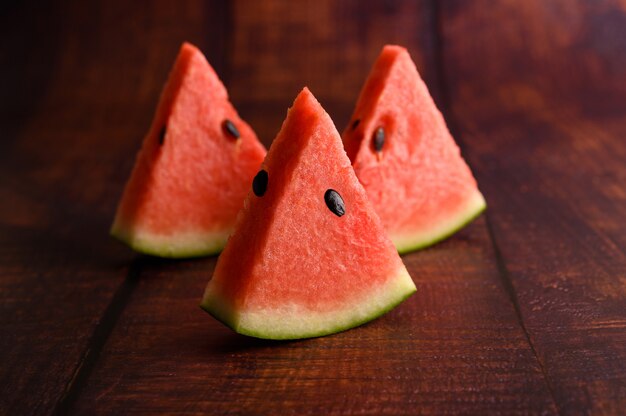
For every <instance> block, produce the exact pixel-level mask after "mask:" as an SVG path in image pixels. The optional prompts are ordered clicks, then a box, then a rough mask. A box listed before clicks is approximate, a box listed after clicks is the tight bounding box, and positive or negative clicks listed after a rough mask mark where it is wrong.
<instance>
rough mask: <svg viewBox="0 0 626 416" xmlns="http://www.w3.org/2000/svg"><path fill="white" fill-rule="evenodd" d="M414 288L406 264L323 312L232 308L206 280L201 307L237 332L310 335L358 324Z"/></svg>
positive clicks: (288, 306) (294, 336) (269, 336)
mask: <svg viewBox="0 0 626 416" xmlns="http://www.w3.org/2000/svg"><path fill="white" fill-rule="evenodd" d="M415 291H416V288H415V284H414V283H413V280H412V279H411V276H409V273H408V272H407V270H406V268H405V267H404V266H402V268H401V269H400V270H399V271H398V273H397V275H396V276H395V277H394V278H392V279H389V280H388V281H387V282H386V283H385V284H384V285H383V286H382V287H381V286H379V287H375V288H371V292H370V293H367V294H365V295H362V296H355V297H353V298H352V299H349V300H347V302H346V303H348V302H349V303H348V304H345V305H343V307H341V308H338V309H333V310H330V311H326V312H320V311H313V310H308V309H307V308H305V307H303V306H301V305H297V304H293V303H290V302H285V303H284V304H282V305H279V306H277V307H275V308H271V309H261V310H259V309H250V310H240V311H235V310H234V309H233V308H232V306H231V305H230V304H227V303H226V302H225V300H224V297H222V296H220V295H219V294H217V293H214V288H213V287H212V285H211V284H210V283H209V286H208V287H207V290H206V292H205V295H204V298H203V300H202V304H201V305H200V306H201V307H202V308H203V309H204V310H206V311H207V312H209V313H210V314H211V315H213V316H214V317H215V318H217V319H218V320H220V321H222V322H223V323H224V324H226V325H228V326H229V327H231V328H232V329H233V330H235V331H236V332H238V333H240V334H244V335H249V336H253V337H257V338H266V339H299V338H312V337H318V336H323V335H328V334H333V333H336V332H340V331H345V330H347V329H350V328H354V327H356V326H359V325H362V324H364V323H366V322H369V321H371V320H373V319H375V318H377V317H379V316H381V315H383V314H384V313H386V312H388V311H390V310H391V309H393V308H394V307H396V306H397V305H398V304H400V303H401V302H402V301H404V300H405V299H406V298H408V297H409V296H410V295H411V294H413V293H414V292H415Z"/></svg>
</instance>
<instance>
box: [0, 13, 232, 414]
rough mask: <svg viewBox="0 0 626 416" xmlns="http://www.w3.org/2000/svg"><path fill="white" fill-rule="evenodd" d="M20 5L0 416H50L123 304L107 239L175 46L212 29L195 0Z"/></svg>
mask: <svg viewBox="0 0 626 416" xmlns="http://www.w3.org/2000/svg"><path fill="white" fill-rule="evenodd" d="M12 3H13V4H10V5H3V9H2V16H1V19H2V27H3V29H4V30H3V34H5V35H3V36H2V40H1V42H2V43H1V44H0V46H1V50H2V53H1V54H0V59H1V61H0V62H1V65H0V68H2V69H1V70H0V71H1V72H2V75H3V76H2V77H0V79H2V88H0V95H1V97H2V99H1V100H0V103H1V104H0V105H1V108H2V111H1V112H0V117H1V118H2V125H3V126H7V127H6V129H5V130H4V132H5V133H3V136H2V142H1V144H0V146H1V149H2V150H1V151H0V161H1V163H0V201H2V202H1V203H0V413H2V414H48V413H50V412H52V411H53V409H55V407H56V406H62V400H64V398H65V397H67V395H68V394H72V391H73V389H75V387H76V386H75V384H74V383H75V381H77V380H78V379H80V377H81V372H82V371H84V370H85V367H84V366H85V365H87V364H89V363H88V362H87V361H89V360H93V359H95V358H97V357H94V356H93V351H94V349H95V350H97V349H98V348H99V347H101V345H100V346H99V345H98V344H99V343H102V342H103V341H104V340H103V339H102V338H103V337H106V335H107V328H110V327H112V325H113V324H114V322H111V319H112V318H114V317H115V314H116V313H117V312H116V311H119V309H120V308H122V307H123V300H124V297H125V296H127V294H126V292H127V291H128V287H127V285H126V283H124V277H125V276H126V275H127V274H128V273H129V268H131V267H134V266H131V264H132V259H133V258H134V255H133V254H132V253H131V252H130V251H129V250H128V249H125V248H124V247H122V246H121V245H119V244H118V243H116V242H115V241H113V240H112V239H111V238H110V237H109V236H108V228H109V226H110V222H111V220H112V216H113V213H114V209H115V204H116V201H117V198H118V197H119V195H120V193H121V189H122V185H123V183H124V181H125V180H126V177H127V175H128V173H129V170H130V168H131V166H132V161H133V157H134V154H135V152H136V151H137V149H138V147H139V143H140V140H141V138H142V136H143V134H144V132H145V130H146V129H147V127H148V125H149V122H150V118H151V116H152V111H153V108H154V105H155V102H156V99H157V98H158V94H159V92H160V88H161V85H162V82H164V80H165V78H166V76H167V71H168V70H169V66H170V65H171V62H172V61H173V59H174V56H175V54H176V52H177V48H178V47H179V44H180V42H181V41H182V40H184V39H190V40H195V41H197V42H198V43H200V44H202V45H203V46H206V44H207V43H208V37H209V35H210V34H211V33H212V32H211V30H209V29H207V28H206V27H204V26H203V25H204V24H205V23H207V21H210V19H207V12H208V11H207V7H208V6H205V5H204V3H200V2H196V3H192V2H190V3H188V4H187V5H184V4H181V3H178V4H177V5H176V7H173V6H172V7H168V6H167V5H168V4H169V3H167V2H161V3H162V4H154V6H158V7H152V6H151V5H148V4H145V5H133V6H131V5H130V4H128V5H125V4H123V3H122V2H117V4H112V3H110V2H104V1H103V2H89V3H87V2H82V1H72V2H63V4H58V2H48V3H43V4H37V5H35V4H32V2H19V4H18V2H12ZM173 22H175V23H176V24H173ZM157 45H158V47H157ZM214 52H218V53H220V52H219V50H218V49H214ZM116 293H117V295H116ZM112 302H113V303H112ZM105 311H107V314H105ZM89 357H91V358H89ZM85 360H87V361H85ZM61 408H62V407H61ZM61 408H59V409H61Z"/></svg>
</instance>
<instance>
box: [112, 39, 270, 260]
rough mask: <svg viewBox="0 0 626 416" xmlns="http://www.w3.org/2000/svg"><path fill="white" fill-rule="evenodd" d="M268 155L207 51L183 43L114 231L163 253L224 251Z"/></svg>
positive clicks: (182, 254)
mask: <svg viewBox="0 0 626 416" xmlns="http://www.w3.org/2000/svg"><path fill="white" fill-rule="evenodd" d="M233 127H234V129H233ZM237 135H239V137H238V138H237V137H236V136H237ZM265 153H266V151H265V148H264V147H263V145H262V144H261V143H260V142H259V141H258V139H257V137H256V135H255V133H254V131H252V129H251V128H250V126H248V124H246V123H245V122H244V121H243V120H242V119H241V118H239V116H238V115H237V111H236V110H235V109H234V107H233V106H232V104H231V103H230V102H229V100H228V93H227V92H226V88H225V87H224V85H223V84H222V83H221V82H220V80H219V78H218V77H217V75H216V74H215V71H214V70H213V68H211V66H210V65H209V63H208V62H207V60H206V59H205V57H204V56H203V55H202V52H200V51H199V50H198V49H197V48H196V47H194V46H192V45H190V44H188V43H185V44H183V45H182V47H181V49H180V52H179V55H178V57H177V59H176V62H175V64H174V67H173V69H172V70H171V73H170V75H169V79H168V81H167V84H166V85H165V88H164V90H163V92H162V94H161V99H160V101H159V105H158V108H157V110H156V114H155V116H154V120H153V122H152V125H151V127H150V130H149V131H148V134H147V136H146V137H145V139H144V142H143V145H142V148H141V150H140V152H139V155H138V156H137V159H136V162H135V167H134V169H133V172H132V174H131V177H130V179H129V181H128V183H127V184H126V188H125V190H124V194H123V196H122V199H121V201H120V203H119V206H118V209H117V214H116V216H115V221H114V223H113V227H112V230H111V233H112V234H113V235H114V236H116V237H117V238H119V239H120V240H122V241H124V242H126V243H127V244H129V245H130V246H131V247H133V248H134V249H136V250H137V251H140V252H143V253H147V254H152V255H157V256H162V257H191V256H200V255H208V254H212V253H216V252H219V251H220V250H221V249H222V248H223V246H224V244H225V243H226V240H227V238H228V236H229V235H230V233H231V232H232V230H233V226H234V224H235V219H236V216H237V212H238V211H239V209H240V208H241V207H242V205H243V200H244V198H245V196H246V194H247V192H248V189H249V187H250V184H251V183H252V178H253V177H254V175H255V174H256V172H257V171H258V169H259V166H260V164H261V162H262V161H263V158H264V157H265Z"/></svg>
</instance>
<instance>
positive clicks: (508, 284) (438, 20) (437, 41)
mask: <svg viewBox="0 0 626 416" xmlns="http://www.w3.org/2000/svg"><path fill="white" fill-rule="evenodd" d="M441 7H442V6H441V1H440V0H431V2H430V13H431V16H430V18H431V24H432V31H433V41H432V42H433V45H432V46H433V59H434V66H435V72H436V80H435V82H436V83H437V88H438V89H439V93H440V94H439V95H440V100H441V102H440V107H441V112H442V113H443V114H444V115H445V116H446V117H445V119H446V121H447V123H448V126H449V128H450V130H451V131H452V132H453V133H454V135H453V137H455V139H457V144H458V145H459V147H461V150H465V146H464V143H463V142H462V141H459V140H458V139H459V137H460V134H459V129H458V128H456V120H455V117H454V114H453V112H452V109H451V106H450V99H451V94H450V91H449V89H448V83H447V82H446V76H445V64H444V51H443V50H444V40H443V24H444V23H443V20H444V17H443V13H442V12H441ZM463 153H465V152H463ZM483 215H485V224H486V228H487V233H488V235H489V239H490V240H491V246H492V249H493V253H494V257H495V261H496V267H497V269H498V276H499V278H500V281H501V282H502V285H503V287H504V290H505V291H506V293H507V295H508V296H509V301H510V302H511V304H512V305H513V309H514V310H515V316H516V318H517V321H518V323H519V325H520V327H521V329H522V331H523V332H524V336H525V337H526V342H527V343H528V346H529V347H530V350H531V351H532V354H533V356H534V357H535V360H536V361H537V365H538V366H539V369H540V370H541V374H542V376H543V380H544V383H545V385H546V388H547V389H548V392H549V394H550V398H551V399H552V403H553V405H554V408H555V409H556V412H557V414H559V415H560V414H562V411H561V409H560V408H559V405H558V402H557V400H556V395H555V390H554V388H553V386H552V383H550V377H549V376H548V372H547V370H546V368H545V366H544V363H543V362H542V360H541V358H540V357H539V354H538V352H537V350H536V348H535V345H534V344H533V341H532V338H531V336H530V333H529V332H528V329H527V328H526V325H525V323H524V317H523V315H522V311H521V308H520V304H519V300H518V298H517V293H516V291H515V287H514V286H513V282H512V280H511V275H510V273H509V271H508V269H507V267H506V263H505V261H504V257H503V256H502V252H501V251H500V248H499V246H498V243H497V240H496V238H495V234H494V231H493V226H492V222H491V216H490V214H489V212H488V211H485V213H484V214H483Z"/></svg>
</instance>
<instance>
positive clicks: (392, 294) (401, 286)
mask: <svg viewBox="0 0 626 416" xmlns="http://www.w3.org/2000/svg"><path fill="white" fill-rule="evenodd" d="M392 280H393V281H392V282H390V283H388V285H390V286H392V285H393V286H394V287H391V288H389V289H387V293H386V295H387V296H386V298H387V299H388V300H387V302H385V303H384V304H383V305H381V306H380V307H375V308H373V309H371V310H369V311H368V313H365V314H361V315H360V316H355V317H353V318H352V319H347V320H346V319H344V320H343V322H341V323H340V324H338V325H336V326H326V327H324V328H322V329H317V330H311V331H302V332H293V331H274V332H273V333H272V334H269V333H268V332H266V331H262V330H261V331H259V330H254V329H250V328H245V327H243V326H241V325H239V323H238V322H237V321H239V317H238V315H237V313H235V312H234V311H233V310H232V308H231V307H230V306H228V305H226V304H224V303H223V302H222V301H221V300H222V297H220V296H209V297H208V299H207V296H206V295H205V298H204V299H203V301H202V303H201V304H200V308H202V309H203V310H204V311H206V312H208V313H209V314H210V315H212V316H213V317H214V318H215V319H217V320H218V321H220V322H222V323H223V324H224V325H226V326H227V327H229V328H231V329H232V330H233V331H235V332H237V333H238V334H241V335H246V336H250V337H254V338H260V339H271V340H295V339H306V338H317V337H322V336H326V335H331V334H336V333H339V332H343V331H347V330H349V329H353V328H356V327H358V326H361V325H364V324H366V323H368V322H371V321H373V320H375V319H377V318H379V317H381V316H383V315H385V314H386V313H388V312H390V311H391V310H392V309H394V308H396V307H397V306H398V305H400V304H401V303H402V302H404V301H405V300H406V299H407V298H409V297H410V296H411V295H412V294H414V293H415V292H416V291H417V289H416V287H415V284H414V283H413V280H412V279H411V277H410V275H409V274H408V272H407V271H406V268H404V267H403V270H402V271H401V272H400V273H398V275H397V276H396V278H395V279H392ZM383 291H385V289H383ZM376 297H379V298H380V288H377V289H376V293H375V294H374V295H373V296H371V297H370V299H369V302H368V301H367V300H365V301H363V300H361V301H360V302H358V303H359V304H362V305H368V304H373V303H374V302H372V299H374V298H376ZM349 313H350V309H349V308H348V309H344V310H337V311H336V313H335V318H336V319H337V320H339V321H341V317H342V316H343V315H344V314H349ZM311 315H314V313H313V314H311ZM329 316H331V315H330V314H329V315H328V316H327V317H325V319H326V320H328V317H329ZM303 319H309V320H310V321H312V320H311V318H310V316H309V317H306V316H304V317H303ZM264 321H266V322H268V323H270V322H271V323H272V324H273V325H280V318H277V319H272V318H271V317H267V318H266V319H264Z"/></svg>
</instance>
